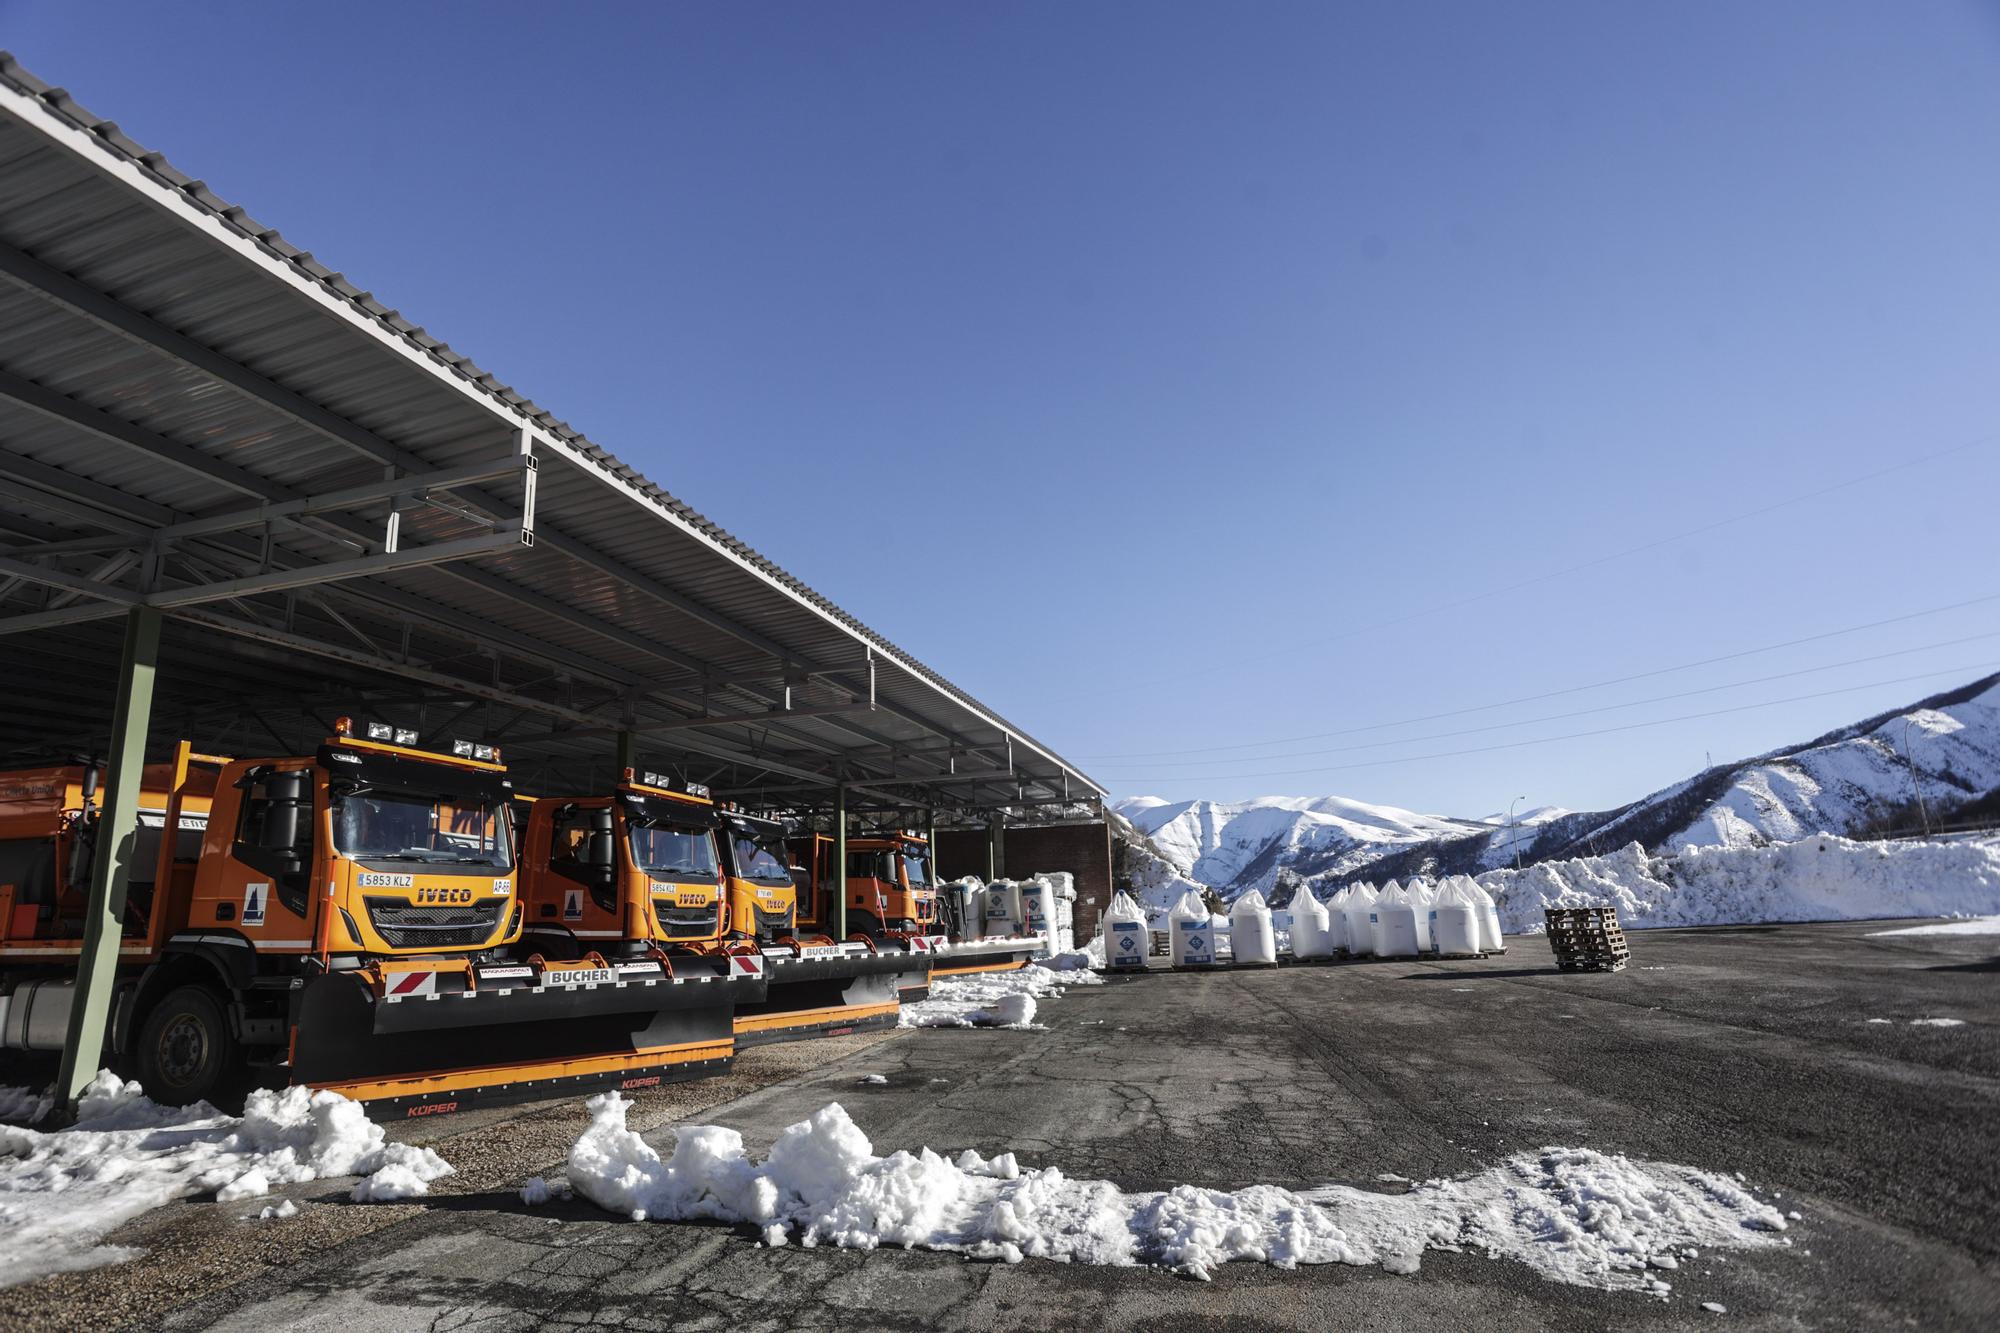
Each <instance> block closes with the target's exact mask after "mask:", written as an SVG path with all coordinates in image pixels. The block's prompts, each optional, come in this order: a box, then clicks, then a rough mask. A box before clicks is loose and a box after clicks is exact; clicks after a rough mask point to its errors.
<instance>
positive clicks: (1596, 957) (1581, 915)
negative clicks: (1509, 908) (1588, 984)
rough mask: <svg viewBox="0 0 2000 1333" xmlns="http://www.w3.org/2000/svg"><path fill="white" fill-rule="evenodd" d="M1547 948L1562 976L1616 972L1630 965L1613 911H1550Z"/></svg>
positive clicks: (1598, 909)
mask: <svg viewBox="0 0 2000 1333" xmlns="http://www.w3.org/2000/svg"><path fill="white" fill-rule="evenodd" d="M1544 911H1545V913H1546V917H1547V921H1548V930H1549V948H1550V949H1552V950H1554V951H1555V955H1556V966H1557V967H1559V968H1561V969H1562V970H1563V971H1565V972H1617V971H1620V970H1622V969H1623V968H1624V966H1625V965H1626V964H1627V963H1629V962H1631V961H1632V950H1631V949H1630V948H1628V947H1627V946H1626V943H1625V932H1624V930H1623V929H1622V928H1620V926H1619V925H1618V909H1617V908H1615V907H1550V908H1545V909H1544Z"/></svg>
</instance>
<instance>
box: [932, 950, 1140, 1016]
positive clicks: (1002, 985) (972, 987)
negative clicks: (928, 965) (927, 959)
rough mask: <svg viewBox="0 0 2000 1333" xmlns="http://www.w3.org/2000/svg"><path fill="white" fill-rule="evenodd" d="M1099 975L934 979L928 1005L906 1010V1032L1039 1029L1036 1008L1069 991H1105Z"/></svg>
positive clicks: (1026, 971)
mask: <svg viewBox="0 0 2000 1333" xmlns="http://www.w3.org/2000/svg"><path fill="white" fill-rule="evenodd" d="M1103 984H1104V978H1103V977H1100V976H1098V975H1097V974H1096V973H1095V972H1088V971H1081V970H1079V971H1069V972H1052V971H1050V970H1049V969H1048V968H1046V967H1043V966H1041V965H1040V964H1039V963H1030V964H1028V965H1027V966H1026V967H1023V968H1018V969H1016V970H1015V971H1012V972H971V973H967V974H966V975H965V976H962V977H933V978H932V979H931V992H930V997H929V998H928V999H923V1000H917V1001H914V1002H912V1003H909V1004H905V1005H904V1006H903V1016H902V1020H901V1022H902V1026H904V1027H906V1028H976V1027H998V1028H1017V1029H1026V1028H1030V1027H1033V1026H1034V1023H1035V1002H1036V1001H1037V1000H1046V999H1053V998H1056V997H1058V996H1060V995H1061V994H1062V993H1063V991H1064V989H1065V988H1067V987H1070V986H1102V985H1103Z"/></svg>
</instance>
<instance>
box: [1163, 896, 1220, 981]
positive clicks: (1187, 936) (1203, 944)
mask: <svg viewBox="0 0 2000 1333" xmlns="http://www.w3.org/2000/svg"><path fill="white" fill-rule="evenodd" d="M1167 930H1168V934H1169V948H1170V951H1171V956H1172V958H1173V964H1174V966H1175V967H1213V966H1214V965H1215V926H1214V923H1213V922H1211V921H1210V920H1209V916H1208V906H1207V904H1205V903H1203V902H1202V900H1201V895H1200V894H1198V893H1196V892H1195V891H1194V890H1193V889H1189V890H1188V891H1187V892H1186V893H1184V894H1182V895H1181V900H1180V901H1179V902H1177V903H1175V904H1174V910H1173V912H1172V913H1171V914H1170V915H1169V916H1168V918H1167Z"/></svg>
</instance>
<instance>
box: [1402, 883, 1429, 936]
mask: <svg viewBox="0 0 2000 1333" xmlns="http://www.w3.org/2000/svg"><path fill="white" fill-rule="evenodd" d="M1436 897H1437V895H1436V894H1435V893H1434V892H1432V890H1431V886H1430V884H1429V882H1428V881H1426V880H1424V879H1421V878H1419V879H1413V880H1411V881H1410V882H1409V883H1408V884H1405V885H1404V886H1403V901H1404V902H1406V903H1408V904H1409V905H1410V910H1411V912H1413V913H1415V915H1416V922H1417V952H1418V953H1429V952H1430V951H1431V902H1432V900H1433V899H1434V898H1436Z"/></svg>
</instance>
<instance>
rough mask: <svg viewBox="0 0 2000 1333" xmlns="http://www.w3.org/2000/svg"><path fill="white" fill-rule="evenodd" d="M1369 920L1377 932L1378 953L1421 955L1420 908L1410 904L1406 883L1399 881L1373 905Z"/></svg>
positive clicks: (1397, 956) (1387, 956) (1375, 933)
mask: <svg viewBox="0 0 2000 1333" xmlns="http://www.w3.org/2000/svg"><path fill="white" fill-rule="evenodd" d="M1368 920H1369V924H1370V927H1371V928H1372V930H1373V932H1374V939H1373V944H1374V952H1375V954H1376V956H1377V957H1380V958H1415V957H1416V956H1417V952H1418V949H1417V909H1416V908H1414V907H1412V906H1410V900H1409V899H1408V898H1407V897H1405V896H1404V894H1403V887H1402V885H1400V884H1398V883H1396V881H1395V880H1393V879H1392V880H1390V881H1389V887H1388V888H1386V889H1384V890H1382V896H1381V897H1379V898H1377V899H1376V900H1375V901H1374V902H1373V903H1371V904H1370V905H1369V909H1368Z"/></svg>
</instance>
